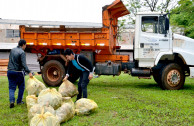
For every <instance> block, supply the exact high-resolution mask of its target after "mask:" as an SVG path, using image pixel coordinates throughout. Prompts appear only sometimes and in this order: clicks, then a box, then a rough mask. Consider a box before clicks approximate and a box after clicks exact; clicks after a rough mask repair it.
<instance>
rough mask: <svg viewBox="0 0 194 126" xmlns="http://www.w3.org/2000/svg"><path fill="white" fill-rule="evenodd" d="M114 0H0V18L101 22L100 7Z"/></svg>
mask: <svg viewBox="0 0 194 126" xmlns="http://www.w3.org/2000/svg"><path fill="white" fill-rule="evenodd" d="M113 1H114V0H0V18H2V19H17V20H39V21H64V22H94V23H102V7H103V6H105V5H108V4H111V3H112V2H113Z"/></svg>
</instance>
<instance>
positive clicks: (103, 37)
mask: <svg viewBox="0 0 194 126" xmlns="http://www.w3.org/2000/svg"><path fill="white" fill-rule="evenodd" d="M126 14H129V11H128V10H127V9H126V7H125V6H124V5H123V3H122V1H121V0H116V1H114V2H113V3H112V4H111V5H108V6H104V7H103V12H102V15H103V17H102V19H103V27H102V28H65V26H60V28H50V29H49V28H42V27H39V28H32V27H26V26H20V35H21V39H25V40H26V41H27V49H29V50H31V52H33V53H41V54H42V55H46V53H47V51H48V50H51V51H52V50H54V49H66V48H70V49H73V50H74V51H76V52H78V53H79V52H80V51H81V50H85V51H93V52H96V53H97V55H115V52H116V49H117V48H119V47H118V46H116V39H117V28H118V27H117V23H118V18H119V17H121V16H124V15H126ZM108 57H109V58H111V57H110V56H108ZM114 57H115V56H113V57H112V58H113V59H114ZM119 59H127V57H123V58H119ZM128 59H129V57H128Z"/></svg>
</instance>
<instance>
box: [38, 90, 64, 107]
mask: <svg viewBox="0 0 194 126" xmlns="http://www.w3.org/2000/svg"><path fill="white" fill-rule="evenodd" d="M61 103H62V96H61V94H60V93H59V92H58V91H57V90H56V89H55V88H52V89H50V88H46V89H44V90H42V91H41V92H40V94H39V96H38V104H41V105H51V106H52V107H53V108H54V109H55V110H56V109H57V108H59V107H60V106H61Z"/></svg>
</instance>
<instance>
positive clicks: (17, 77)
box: [7, 70, 25, 103]
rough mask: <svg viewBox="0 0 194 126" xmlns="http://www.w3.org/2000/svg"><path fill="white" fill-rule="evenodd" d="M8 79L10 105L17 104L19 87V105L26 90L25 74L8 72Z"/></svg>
mask: <svg viewBox="0 0 194 126" xmlns="http://www.w3.org/2000/svg"><path fill="white" fill-rule="evenodd" d="M7 77H8V81H9V101H10V103H12V102H13V103H15V90H16V88H17V86H18V88H19V92H18V98H17V103H21V102H22V99H23V94H24V89H25V78H24V72H16V71H10V70H8V71H7Z"/></svg>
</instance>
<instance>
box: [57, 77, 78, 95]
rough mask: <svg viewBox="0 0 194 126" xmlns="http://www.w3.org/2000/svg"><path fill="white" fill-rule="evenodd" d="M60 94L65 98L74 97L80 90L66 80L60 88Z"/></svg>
mask: <svg viewBox="0 0 194 126" xmlns="http://www.w3.org/2000/svg"><path fill="white" fill-rule="evenodd" d="M58 91H59V93H61V95H62V96H63V97H73V96H75V95H77V94H78V90H77V88H76V86H75V85H74V84H72V83H71V82H70V81H68V80H66V81H64V82H63V83H62V84H61V85H60V87H59V90H58Z"/></svg>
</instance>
